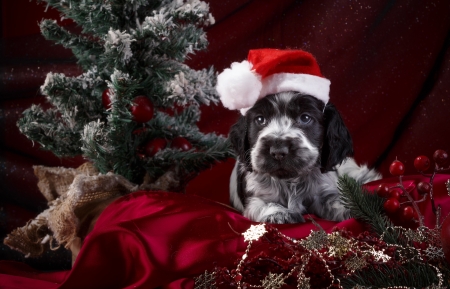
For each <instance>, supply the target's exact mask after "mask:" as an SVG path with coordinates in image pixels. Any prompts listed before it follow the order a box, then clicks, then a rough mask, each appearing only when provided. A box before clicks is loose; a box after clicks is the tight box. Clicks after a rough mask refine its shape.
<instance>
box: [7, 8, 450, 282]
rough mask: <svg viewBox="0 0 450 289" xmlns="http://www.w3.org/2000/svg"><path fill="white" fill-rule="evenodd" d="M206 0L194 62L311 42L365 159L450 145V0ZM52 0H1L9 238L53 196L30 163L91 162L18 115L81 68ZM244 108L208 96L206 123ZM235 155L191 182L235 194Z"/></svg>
mask: <svg viewBox="0 0 450 289" xmlns="http://www.w3.org/2000/svg"><path fill="white" fill-rule="evenodd" d="M207 2H208V3H209V4H210V7H211V13H212V14H213V15H214V17H215V19H216V23H215V24H214V25H213V26H211V27H208V28H207V33H208V39H209V41H210V45H209V47H208V50H207V51H205V52H200V53H198V54H196V55H193V56H192V58H191V59H190V60H189V65H191V66H192V67H194V68H203V67H208V66H210V65H213V66H214V67H215V68H216V69H217V70H219V71H220V70H222V69H224V68H225V67H228V66H229V65H230V63H231V62H233V61H242V60H243V59H245V57H246V55H247V52H248V50H249V49H252V48H262V47H269V48H301V49H305V50H307V51H310V52H311V53H312V54H314V55H315V56H316V58H317V60H318V62H319V65H320V67H321V71H322V73H323V74H324V75H325V76H326V77H327V78H328V79H330V80H331V102H333V103H334V104H335V105H336V106H337V108H338V109H339V110H340V111H341V114H342V116H343V118H344V120H345V122H346V124H347V126H348V127H349V130H350V132H351V134H352V136H353V140H354V146H355V157H356V159H357V160H358V161H360V162H367V163H368V164H369V165H371V166H376V167H377V168H378V169H379V170H380V171H381V172H382V173H383V174H384V176H389V173H388V167H389V164H390V163H391V161H392V160H394V159H395V158H396V157H398V158H399V159H400V160H401V161H403V162H404V163H405V165H406V173H407V174H414V173H415V171H414V168H413V165H412V162H413V160H414V157H416V156H417V155H421V154H425V155H427V156H429V157H431V155H432V153H433V151H434V150H435V149H445V150H447V151H449V152H450V126H449V125H448V118H449V112H450V97H449V91H450V51H449V31H450V29H449V28H450V2H449V1H447V0H438V1H432V2H430V1H391V0H360V1H357V2H356V1H346V0H324V1H315V0H304V1H299V0H280V1H269V0H233V1H229V0H210V1H207ZM44 10H45V6H44V5H42V4H41V5H36V3H35V2H34V1H32V2H29V1H28V0H14V1H2V2H1V15H2V18H1V31H2V38H1V43H0V44H1V45H0V48H1V49H0V67H1V71H0V72H1V74H0V78H1V82H0V92H1V98H0V127H1V130H0V131H1V133H0V143H1V146H0V152H1V153H0V238H3V237H4V236H5V235H6V234H7V233H8V232H10V231H11V230H12V229H14V228H15V227H18V226H23V225H24V224H25V222H26V221H27V220H29V219H30V218H32V217H33V216H35V215H36V214H37V213H38V212H40V211H42V210H43V209H45V208H46V203H45V199H44V198H43V197H42V195H41V194H40V193H39V192H38V189H37V186H36V182H37V180H36V178H35V177H34V175H33V172H32V168H31V166H32V165H35V164H42V165H48V166H68V167H75V166H77V165H79V164H80V163H81V162H83V160H82V159H81V158H80V157H78V158H74V159H58V158H57V157H55V156H53V155H52V154H51V153H49V152H45V151H42V150H40V149H39V147H38V146H37V145H33V144H32V142H31V141H29V140H28V139H26V138H25V137H24V136H23V135H21V134H20V132H19V131H18V129H17V127H16V122H17V120H18V119H19V117H20V114H21V112H22V111H23V110H24V109H26V108H28V107H30V105H31V104H32V103H44V102H45V101H44V98H43V97H42V96H40V94H39V86H40V85H41V84H42V83H43V82H44V79H45V75H46V74H47V73H48V72H50V71H52V72H60V73H65V74H67V75H78V74H80V73H81V71H80V69H79V68H78V67H77V66H76V64H75V60H74V59H73V58H71V52H70V51H68V50H66V49H63V48H61V47H59V46H54V45H53V43H51V42H49V41H45V40H44V39H43V37H42V36H41V35H38V34H37V33H38V32H39V29H38V26H37V22H38V21H40V20H41V19H42V18H53V19H59V18H60V17H59V14H58V12H55V11H53V10H51V9H49V10H48V12H44ZM63 24H64V25H69V26H70V25H73V24H72V23H71V22H70V21H65V22H63ZM237 117H238V113H237V112H230V111H227V110H226V109H224V108H222V107H220V106H216V107H205V108H203V113H202V119H201V121H200V123H199V127H200V129H201V130H202V131H204V132H212V131H214V132H217V133H220V134H227V133H228V130H229V127H230V126H231V125H232V124H233V123H234V122H235V121H236V119H237ZM233 164H234V161H233V160H229V161H227V162H225V163H222V164H218V165H216V166H214V167H213V168H212V169H211V170H206V171H204V172H202V173H201V174H200V175H199V176H198V177H197V178H196V179H194V180H193V181H192V182H191V183H190V184H189V185H188V188H187V192H188V194H189V195H194V194H195V195H199V196H202V197H205V198H207V199H211V200H215V201H219V202H222V203H227V199H228V193H227V192H228V178H229V174H230V172H231V169H232V166H233ZM64 256H66V255H63V257H64ZM59 257H61V255H48V256H47V255H46V256H44V257H42V258H41V259H30V260H25V259H23V258H22V257H20V254H16V253H14V252H12V251H11V250H9V249H8V248H6V247H4V246H3V245H0V259H2V260H5V259H8V260H11V259H13V260H21V261H24V262H26V263H28V264H31V265H32V266H33V267H35V268H38V269H46V270H55V269H60V268H61V266H62V267H64V266H67V260H66V261H60V259H58V258H59ZM66 257H67V256H66ZM66 259H67V258H66ZM64 264H66V265H64ZM20 266H22V265H20ZM20 268H22V267H20ZM17 270H19V271H20V270H21V269H17ZM30 274H32V273H30ZM33 274H34V273H33ZM33 276H35V275H33ZM55 278H56V277H55ZM61 278H62V277H61ZM58 280H61V279H58Z"/></svg>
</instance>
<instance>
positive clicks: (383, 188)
mask: <svg viewBox="0 0 450 289" xmlns="http://www.w3.org/2000/svg"><path fill="white" fill-rule="evenodd" d="M377 195H378V196H380V197H382V198H387V197H388V195H389V187H388V186H387V185H386V184H380V185H379V186H378V188H377Z"/></svg>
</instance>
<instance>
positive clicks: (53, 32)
mask: <svg viewBox="0 0 450 289" xmlns="http://www.w3.org/2000/svg"><path fill="white" fill-rule="evenodd" d="M39 26H40V28H41V33H42V35H43V36H44V37H45V38H46V39H47V40H51V41H54V42H55V43H56V44H60V45H62V46H64V47H66V48H69V49H71V50H72V52H73V54H74V55H75V56H76V58H77V59H78V64H79V65H81V67H83V69H85V70H87V69H89V68H90V67H91V66H92V65H94V64H95V62H96V57H95V56H96V55H100V54H102V53H103V47H102V45H100V44H99V43H98V42H97V41H93V40H92V39H89V38H88V37H83V36H81V35H74V34H72V33H70V32H69V31H67V30H66V29H64V28H62V27H61V26H59V25H58V24H57V23H56V20H49V19H45V20H42V21H41V23H40V24H39Z"/></svg>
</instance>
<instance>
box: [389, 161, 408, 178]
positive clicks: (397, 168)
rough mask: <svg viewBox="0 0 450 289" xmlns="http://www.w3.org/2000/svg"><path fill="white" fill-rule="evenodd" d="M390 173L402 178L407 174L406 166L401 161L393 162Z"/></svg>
mask: <svg viewBox="0 0 450 289" xmlns="http://www.w3.org/2000/svg"><path fill="white" fill-rule="evenodd" d="M389 172H390V173H391V175H393V176H401V175H403V174H404V173H405V166H404V165H403V163H402V162H401V161H397V160H395V161H393V162H392V164H391V165H390V166H389Z"/></svg>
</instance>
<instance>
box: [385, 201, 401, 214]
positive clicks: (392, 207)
mask: <svg viewBox="0 0 450 289" xmlns="http://www.w3.org/2000/svg"><path fill="white" fill-rule="evenodd" d="M383 208H384V209H385V210H386V212H388V213H395V212H396V211H397V210H398V209H399V208H400V202H399V201H398V200H397V199H395V198H390V199H387V200H386V202H384V205H383Z"/></svg>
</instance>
